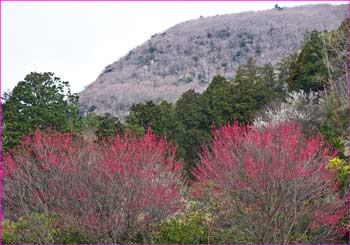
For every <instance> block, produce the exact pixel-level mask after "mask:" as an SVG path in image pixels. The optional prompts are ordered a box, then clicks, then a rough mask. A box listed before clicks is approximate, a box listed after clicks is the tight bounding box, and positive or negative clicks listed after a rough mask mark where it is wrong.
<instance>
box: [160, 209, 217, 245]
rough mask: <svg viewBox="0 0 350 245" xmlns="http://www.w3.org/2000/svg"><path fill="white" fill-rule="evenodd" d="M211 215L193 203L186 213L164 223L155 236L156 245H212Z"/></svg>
mask: <svg viewBox="0 0 350 245" xmlns="http://www.w3.org/2000/svg"><path fill="white" fill-rule="evenodd" d="M210 227H211V215H210V214H208V213H206V212H204V211H203V210H201V209H198V208H197V207H196V205H195V203H194V202H191V203H190V205H189V208H188V209H187V210H186V211H185V213H181V214H178V215H176V216H174V217H172V218H170V219H169V220H167V221H165V222H163V223H162V224H161V225H160V227H158V231H156V232H155V234H154V236H153V242H154V243H185V244H193V243H212V242H213V241H212V240H211V239H210Z"/></svg>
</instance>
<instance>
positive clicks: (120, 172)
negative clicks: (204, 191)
mask: <svg viewBox="0 0 350 245" xmlns="http://www.w3.org/2000/svg"><path fill="white" fill-rule="evenodd" d="M175 150H176V149H175V147H173V146H172V145H170V144H168V143H167V142H166V141H165V140H164V139H158V138H157V137H156V136H155V135H154V134H152V133H151V132H150V131H148V132H147V133H146V134H145V135H144V136H143V137H141V138H136V137H134V136H130V135H125V136H124V137H121V136H117V137H116V138H115V139H114V140H113V141H112V142H109V143H105V144H103V145H97V144H95V143H91V142H83V141H82V140H80V139H74V138H73V137H72V135H70V134H64V133H53V132H50V133H47V134H45V133H42V132H40V131H39V130H37V131H36V132H35V133H34V134H32V135H28V136H26V137H25V138H23V140H22V142H21V144H20V146H18V147H17V148H16V149H14V150H13V151H11V152H7V153H5V154H4V156H3V207H4V216H5V217H6V218H10V219H18V218H19V217H21V216H24V215H29V214H31V213H48V214H55V215H57V214H58V215H60V216H61V217H62V226H67V225H69V226H74V227H77V229H78V230H79V231H80V232H81V233H82V234H84V235H86V236H88V237H89V238H91V239H92V240H93V241H98V242H128V241H134V240H135V239H140V238H139V236H140V234H141V235H142V234H146V233H145V231H147V229H148V228H149V227H150V226H151V225H152V224H153V223H156V222H159V221H160V220H162V219H165V218H167V217H168V216H169V215H172V214H173V213H175V212H177V211H178V210H179V209H181V208H182V205H183V203H182V192H183V184H182V178H181V177H182V176H181V173H182V163H181V162H179V161H177V160H175ZM142 239H144V238H142Z"/></svg>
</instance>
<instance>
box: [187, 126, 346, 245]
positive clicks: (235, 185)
mask: <svg viewBox="0 0 350 245" xmlns="http://www.w3.org/2000/svg"><path fill="white" fill-rule="evenodd" d="M334 155H335V154H334V152H332V151H331V150H330V148H328V147H327V146H326V145H325V144H324V143H323V142H322V140H321V139H320V137H318V136H317V137H314V138H306V137H305V136H303V134H302V133H301V129H300V128H299V127H298V126H297V125H296V124H295V123H293V122H288V123H281V124H279V125H267V126H266V127H264V128H251V127H244V126H239V125H238V124H237V123H235V124H233V125H228V126H223V127H221V128H219V129H217V130H215V131H214V132H213V141H212V143H211V145H210V147H209V149H207V148H204V150H203V153H202V157H201V160H200V162H199V164H198V166H197V168H196V169H194V170H193V175H194V176H195V177H196V179H197V181H196V182H195V183H194V193H195V194H196V195H197V196H198V197H199V198H201V199H202V200H203V201H205V202H206V203H208V202H209V203H211V204H212V206H213V209H214V211H215V212H216V213H217V216H218V218H217V225H219V226H220V225H221V226H222V227H226V228H227V227H231V228H230V229H232V230H234V231H237V233H238V234H243V236H244V238H243V241H249V242H253V243H302V242H304V243H317V242H322V243H324V242H336V241H338V240H337V239H339V237H341V236H342V235H343V234H344V232H345V230H344V225H342V224H341V219H342V218H343V217H344V214H345V202H344V201H345V199H344V198H342V197H340V196H339V195H338V194H337V187H338V183H337V178H336V173H335V172H332V171H331V170H329V169H328V168H327V162H328V160H329V157H330V156H334Z"/></svg>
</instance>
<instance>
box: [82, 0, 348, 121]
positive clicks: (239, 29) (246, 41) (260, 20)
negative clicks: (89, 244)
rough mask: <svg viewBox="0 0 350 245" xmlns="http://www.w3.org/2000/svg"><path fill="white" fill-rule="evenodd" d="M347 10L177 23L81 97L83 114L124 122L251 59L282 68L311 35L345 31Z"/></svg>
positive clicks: (296, 10) (310, 9) (313, 8)
mask: <svg viewBox="0 0 350 245" xmlns="http://www.w3.org/2000/svg"><path fill="white" fill-rule="evenodd" d="M347 6H348V5H346V4H344V5H337V6H334V5H329V4H321V5H305V6H298V7H293V8H284V9H282V10H280V9H271V10H265V11H255V12H254V11H249V12H241V13H235V14H225V15H217V16H212V17H200V18H198V19H194V20H188V21H184V22H182V23H179V24H176V25H174V26H172V27H170V28H168V29H167V30H165V31H163V32H160V33H157V34H155V35H152V37H151V38H150V39H149V40H147V41H146V42H144V43H143V44H141V45H140V46H137V47H136V48H134V49H132V50H131V51H129V52H128V54H126V55H125V56H123V57H121V58H120V59H119V60H117V61H116V62H114V63H112V64H110V65H108V66H106V68H105V69H104V71H103V72H102V73H101V74H100V75H99V76H98V78H97V79H96V81H95V82H93V83H92V84H90V85H88V86H87V87H86V88H85V89H84V90H83V91H82V92H81V93H80V94H79V96H80V99H79V106H80V109H81V111H82V112H89V111H94V112H96V113H106V112H109V113H111V114H113V115H115V116H118V117H119V118H121V119H122V120H123V119H124V117H125V115H127V113H128V110H129V108H130V107H131V105H132V104H135V103H140V102H144V101H146V100H153V101H155V102H157V101H160V100H167V101H170V102H175V101H176V99H177V98H178V97H179V96H180V95H181V94H182V93H183V92H185V91H187V90H189V89H194V90H195V91H197V92H203V91H204V90H205V89H206V87H207V86H208V84H209V81H210V80H211V79H212V78H213V76H215V75H222V76H224V77H226V78H227V79H232V78H233V77H234V75H235V69H236V68H237V67H238V65H239V64H242V63H244V62H245V61H246V60H247V59H248V58H249V57H254V58H255V59H256V61H257V64H260V65H262V64H265V63H271V64H276V63H277V62H278V61H279V60H280V59H281V58H282V57H284V56H285V55H287V54H288V53H290V52H294V51H297V50H298V49H299V48H300V46H301V43H302V40H303V37H304V34H305V32H307V31H311V30H313V29H316V30H322V29H324V30H330V29H334V28H336V27H337V26H339V25H340V23H341V21H342V20H343V19H344V18H345V17H346V14H347Z"/></svg>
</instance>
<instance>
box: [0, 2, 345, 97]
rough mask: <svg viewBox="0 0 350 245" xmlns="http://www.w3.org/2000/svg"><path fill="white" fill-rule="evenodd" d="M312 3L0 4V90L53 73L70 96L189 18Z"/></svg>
mask: <svg viewBox="0 0 350 245" xmlns="http://www.w3.org/2000/svg"><path fill="white" fill-rule="evenodd" d="M275 3H278V5H279V6H281V7H287V6H290V7H291V6H296V5H304V4H314V3H332V4H344V3H347V1H322V2H320V1H318V2H316V1H309V2H301V1H293V2H291V1H290V2H282V1H276V2H273V1H270V2H228V1H225V2H1V5H2V10H1V64H2V67H1V91H7V90H8V89H13V87H14V86H15V85H16V84H17V82H18V81H21V80H23V79H24V77H25V76H26V75H27V74H28V73H30V72H32V71H37V72H46V71H51V72H54V73H55V75H56V76H59V77H61V78H62V79H63V80H66V81H69V82H70V84H71V88H72V90H73V92H80V91H81V90H82V89H83V88H84V87H85V86H86V85H88V84H89V83H91V82H93V81H94V80H95V79H96V78H97V76H98V75H99V74H100V73H101V72H102V70H103V69H104V67H105V66H107V65H108V64H111V63H113V62H114V61H116V60H118V59H119V58H120V57H122V56H124V55H125V54H127V53H128V51H130V50H131V49H132V48H134V47H136V46H138V45H140V44H142V43H143V42H145V41H146V40H147V39H149V38H150V36H151V35H153V34H155V33H158V32H162V31H164V30H166V29H168V28H169V27H171V26H173V25H175V24H178V23H179V22H183V21H186V20H190V19H197V18H199V17H200V16H201V15H202V16H203V17H207V16H213V15H217V14H228V13H237V12H242V11H251V10H253V11H256V10H264V9H271V8H273V7H274V5H275Z"/></svg>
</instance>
